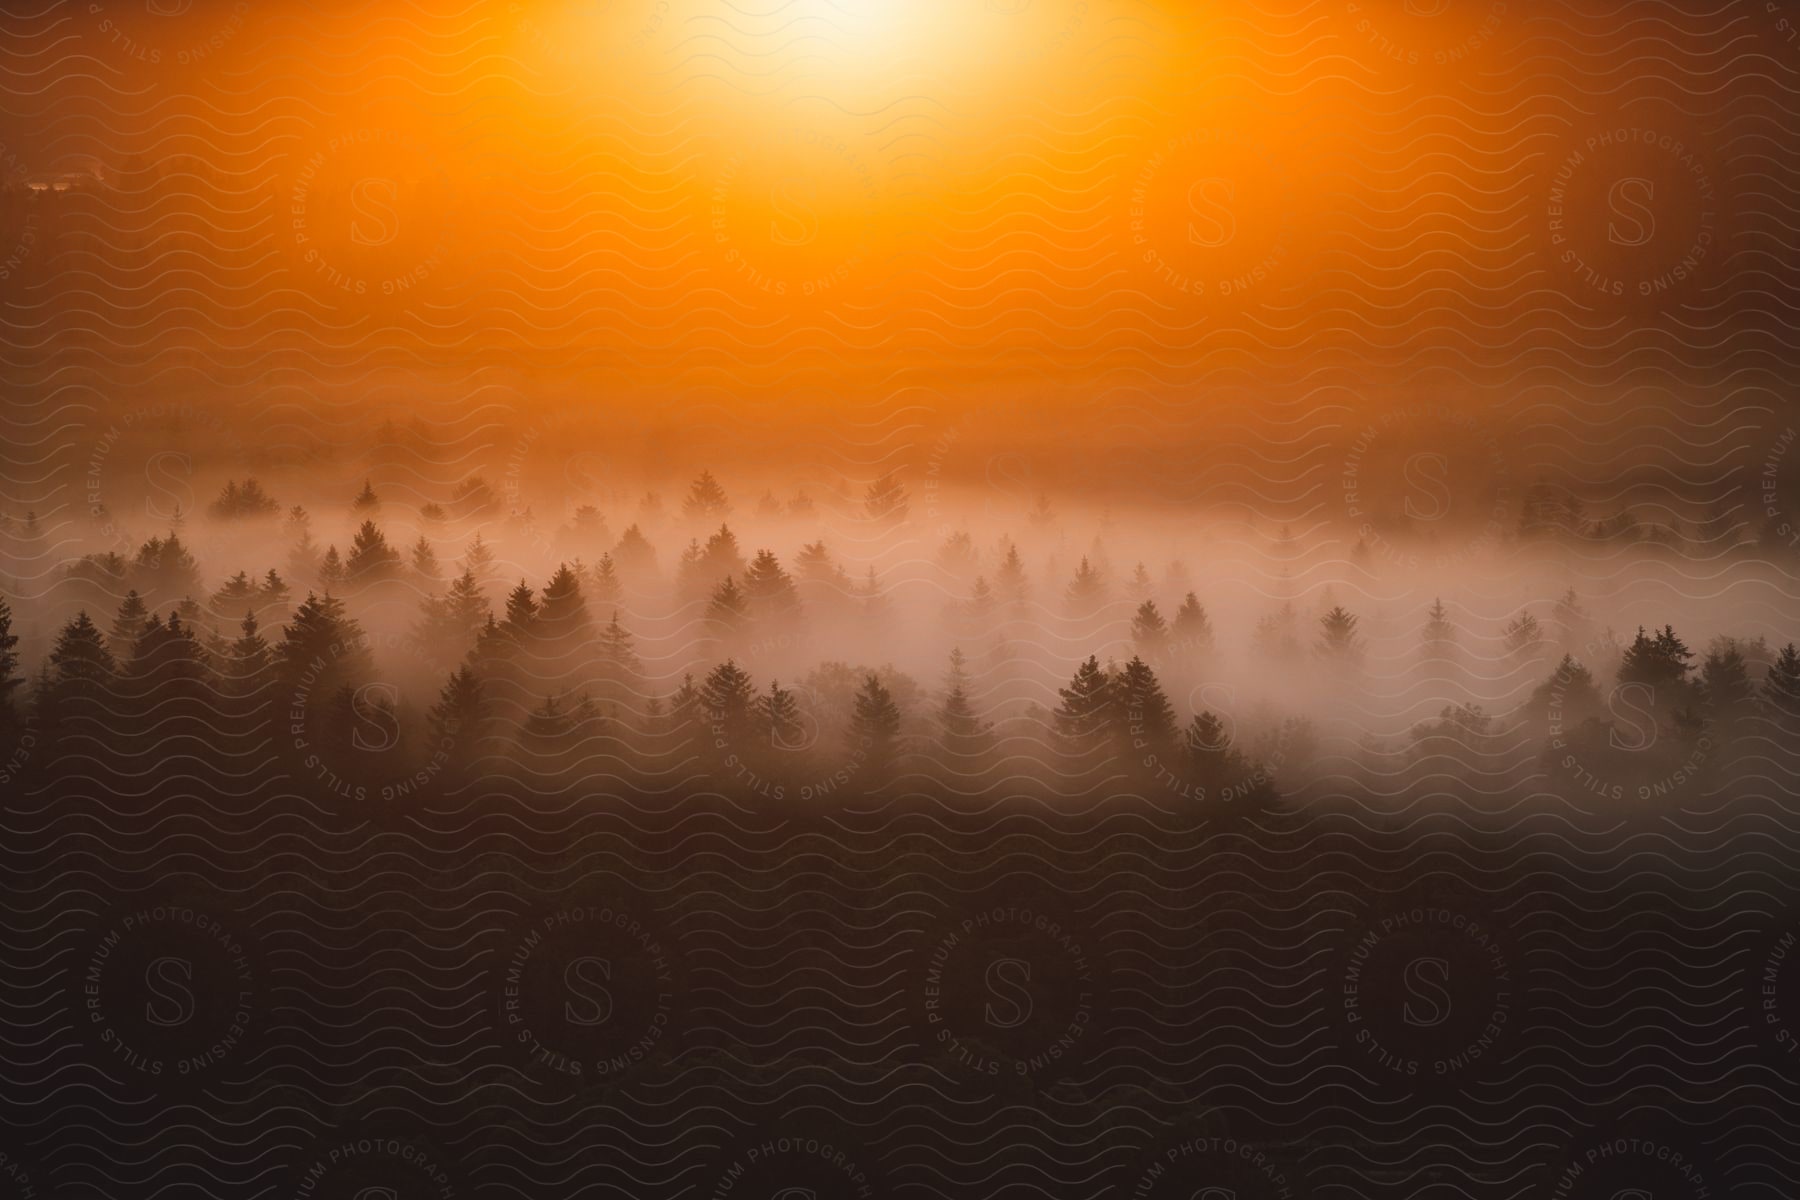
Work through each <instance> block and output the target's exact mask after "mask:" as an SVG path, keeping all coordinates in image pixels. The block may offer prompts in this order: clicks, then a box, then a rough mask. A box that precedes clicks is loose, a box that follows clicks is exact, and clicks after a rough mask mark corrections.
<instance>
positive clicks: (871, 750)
mask: <svg viewBox="0 0 1800 1200" xmlns="http://www.w3.org/2000/svg"><path fill="white" fill-rule="evenodd" d="M900 722H901V713H900V706H899V705H898V704H895V703H894V697H893V694H892V693H890V692H889V691H888V690H887V688H885V687H883V686H882V683H881V677H880V676H878V675H873V674H871V675H869V676H868V677H867V678H866V679H865V680H864V681H863V685H862V687H861V688H860V689H858V691H857V693H856V703H855V706H854V708H853V709H852V712H851V716H850V745H851V748H852V750H853V751H854V752H856V753H857V755H858V756H859V758H860V759H861V762H862V767H863V769H864V770H866V771H868V772H870V774H871V775H872V776H874V777H875V779H876V780H878V779H879V777H880V776H881V775H882V774H883V773H884V772H885V771H886V770H887V768H888V766H889V765H890V764H891V763H892V761H893V757H894V752H895V751H896V750H897V749H898V747H899V740H900Z"/></svg>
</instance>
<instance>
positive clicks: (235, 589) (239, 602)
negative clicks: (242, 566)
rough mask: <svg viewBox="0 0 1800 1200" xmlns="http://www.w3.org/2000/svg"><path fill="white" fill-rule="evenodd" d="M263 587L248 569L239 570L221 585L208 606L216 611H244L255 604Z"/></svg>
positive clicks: (208, 602)
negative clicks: (251, 575) (254, 579)
mask: <svg viewBox="0 0 1800 1200" xmlns="http://www.w3.org/2000/svg"><path fill="white" fill-rule="evenodd" d="M260 591H261V588H260V587H259V586H258V585H257V583H256V582H254V581H253V580H252V579H251V578H250V574H249V572H247V571H239V572H238V573H237V574H236V575H233V576H232V577H231V578H230V579H227V580H226V581H225V582H224V583H223V584H221V585H220V586H219V590H218V591H216V592H214V593H213V594H212V599H210V600H208V601H207V602H206V606H207V608H208V609H210V610H211V611H212V612H214V613H233V612H243V611H244V610H245V609H247V608H249V607H250V606H252V605H254V604H255V603H256V600H257V595H258V593H259V592H260Z"/></svg>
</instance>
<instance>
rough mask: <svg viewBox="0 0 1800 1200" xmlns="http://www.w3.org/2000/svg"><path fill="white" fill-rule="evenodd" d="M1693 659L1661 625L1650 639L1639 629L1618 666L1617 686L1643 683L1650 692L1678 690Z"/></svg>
mask: <svg viewBox="0 0 1800 1200" xmlns="http://www.w3.org/2000/svg"><path fill="white" fill-rule="evenodd" d="M1693 657H1694V653H1693V651H1691V650H1689V649H1688V648H1687V645H1686V644H1685V643H1684V642H1683V641H1682V640H1681V639H1680V638H1678V637H1676V636H1675V630H1674V628H1673V627H1671V626H1668V625H1665V626H1663V628H1662V631H1661V632H1660V633H1657V634H1654V635H1650V634H1646V633H1645V632H1644V627H1643V626H1642V625H1640V626H1638V631H1637V636H1636V637H1635V638H1633V639H1632V641H1631V645H1629V646H1627V647H1626V648H1625V656H1624V658H1623V659H1621V660H1620V662H1619V675H1618V679H1619V682H1620V683H1645V684H1649V685H1650V686H1651V687H1653V688H1660V687H1665V686H1674V687H1679V686H1680V685H1682V684H1684V683H1685V682H1686V680H1687V673H1688V670H1689V668H1690V667H1691V666H1692V663H1691V661H1690V660H1691V659H1692V658H1693Z"/></svg>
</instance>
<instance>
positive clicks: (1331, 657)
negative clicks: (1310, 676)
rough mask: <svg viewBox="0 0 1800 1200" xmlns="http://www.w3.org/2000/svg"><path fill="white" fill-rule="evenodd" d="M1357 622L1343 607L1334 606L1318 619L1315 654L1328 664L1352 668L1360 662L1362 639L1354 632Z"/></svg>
mask: <svg viewBox="0 0 1800 1200" xmlns="http://www.w3.org/2000/svg"><path fill="white" fill-rule="evenodd" d="M1356 624H1357V620H1356V618H1355V617H1354V616H1352V615H1351V614H1350V612H1349V611H1348V610H1346V609H1345V608H1344V606H1343V605H1341V604H1339V605H1335V606H1333V607H1332V608H1331V610H1330V611H1329V612H1327V613H1326V614H1325V615H1324V616H1322V617H1320V618H1319V643H1318V648H1317V652H1318V655H1319V657H1320V658H1322V659H1324V660H1325V661H1326V662H1328V663H1334V664H1337V665H1340V666H1354V665H1356V664H1358V663H1360V662H1361V661H1362V656H1363V644H1362V638H1361V637H1360V636H1358V634H1357V632H1356Z"/></svg>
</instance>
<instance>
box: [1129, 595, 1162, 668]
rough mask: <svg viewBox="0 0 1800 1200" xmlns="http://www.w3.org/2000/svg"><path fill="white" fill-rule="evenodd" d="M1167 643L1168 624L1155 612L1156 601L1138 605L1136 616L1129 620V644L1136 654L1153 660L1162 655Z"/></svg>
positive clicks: (1160, 614) (1159, 613)
mask: <svg viewBox="0 0 1800 1200" xmlns="http://www.w3.org/2000/svg"><path fill="white" fill-rule="evenodd" d="M1168 641H1169V624H1168V622H1167V621H1164V620H1163V615H1162V613H1161V612H1159V611H1157V608H1156V601H1154V600H1146V601H1144V602H1143V603H1142V604H1140V605H1138V609H1137V615H1136V616H1134V617H1132V618H1131V643H1132V645H1134V646H1136V647H1137V651H1138V653H1139V654H1148V655H1150V656H1151V657H1152V658H1154V657H1155V656H1156V655H1158V654H1160V653H1162V649H1163V647H1164V646H1165V645H1167V644H1168Z"/></svg>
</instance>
